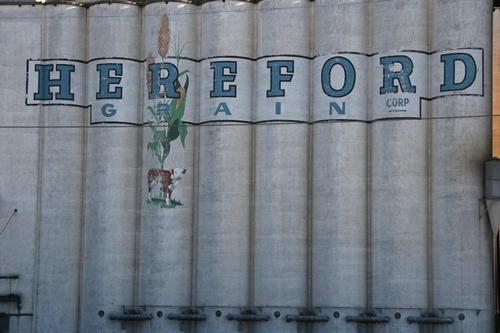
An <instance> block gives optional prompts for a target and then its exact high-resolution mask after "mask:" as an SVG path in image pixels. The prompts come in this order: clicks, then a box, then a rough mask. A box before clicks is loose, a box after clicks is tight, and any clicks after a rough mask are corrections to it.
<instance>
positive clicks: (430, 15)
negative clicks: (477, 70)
mask: <svg viewBox="0 0 500 333" xmlns="http://www.w3.org/2000/svg"><path fill="white" fill-rule="evenodd" d="M432 5H433V0H428V1H427V51H432V49H433V44H434V35H433V31H434V11H433V6H432ZM431 73H432V69H431V61H430V59H429V58H428V59H427V92H428V93H427V95H428V96H431V83H430V81H431V80H432V74H431ZM427 118H432V101H429V102H428V103H427ZM426 134H427V135H426V145H427V159H426V163H427V177H426V179H427V184H426V185H427V189H426V190H427V196H426V197H427V198H426V200H427V207H426V214H427V226H426V227H427V235H426V242H427V305H428V308H429V309H432V308H433V307H434V286H433V285H434V282H433V281H434V276H433V273H434V271H433V265H434V264H433V263H434V261H433V257H434V255H433V246H432V245H433V243H432V238H433V237H432V235H433V216H432V189H433V186H432V180H433V178H432V165H433V163H432V162H433V156H432V155H433V151H432V141H433V136H432V120H427V121H426Z"/></svg>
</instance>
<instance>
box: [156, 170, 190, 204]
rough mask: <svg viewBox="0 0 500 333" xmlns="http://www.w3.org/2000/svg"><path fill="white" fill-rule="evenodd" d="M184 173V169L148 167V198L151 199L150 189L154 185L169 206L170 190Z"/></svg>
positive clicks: (171, 190) (172, 189)
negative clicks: (158, 188) (157, 187)
mask: <svg viewBox="0 0 500 333" xmlns="http://www.w3.org/2000/svg"><path fill="white" fill-rule="evenodd" d="M185 173H186V169H181V168H174V169H164V170H163V169H150V170H149V171H148V191H149V199H150V200H151V190H152V189H153V188H154V187H155V186H159V187H160V192H161V193H163V196H164V197H165V204H166V205H167V206H170V204H171V200H172V192H173V191H174V189H175V187H176V186H177V184H178V183H179V181H180V180H181V178H182V175H184V174H185Z"/></svg>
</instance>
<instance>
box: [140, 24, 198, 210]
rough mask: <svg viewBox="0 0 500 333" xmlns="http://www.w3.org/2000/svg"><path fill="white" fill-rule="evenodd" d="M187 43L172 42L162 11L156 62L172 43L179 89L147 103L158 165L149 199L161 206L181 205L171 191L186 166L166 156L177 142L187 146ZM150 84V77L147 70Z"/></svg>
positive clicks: (151, 144)
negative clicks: (183, 60) (184, 54)
mask: <svg viewBox="0 0 500 333" xmlns="http://www.w3.org/2000/svg"><path fill="white" fill-rule="evenodd" d="M184 46H185V44H184V45H182V46H181V43H180V40H179V39H177V41H176V42H174V43H173V45H171V33H170V27H169V20H168V16H167V15H162V17H161V23H160V29H159V32H158V57H157V58H156V62H161V63H165V62H166V61H167V59H168V57H167V54H168V52H169V50H170V48H171V47H172V50H173V53H174V55H175V57H174V58H175V61H176V66H177V68H179V72H180V73H179V76H178V80H177V81H176V82H175V88H176V90H177V91H178V92H179V95H180V97H179V98H172V99H168V98H167V97H166V95H165V94H163V95H161V96H160V97H159V98H158V99H157V100H155V102H154V105H150V106H148V107H147V109H146V111H147V114H148V125H149V128H150V129H151V131H152V137H151V141H150V142H149V143H148V145H147V150H148V151H150V152H151V154H152V155H153V157H154V158H155V160H156V161H157V162H158V168H153V169H149V171H148V175H147V178H148V192H149V198H148V203H150V204H152V205H157V206H159V207H162V208H175V207H177V206H179V205H182V203H181V201H180V200H177V199H174V198H173V196H172V194H173V191H174V189H175V188H176V186H177V185H178V183H179V181H180V180H181V178H182V176H183V175H184V174H185V173H186V169H184V168H181V167H174V166H170V167H167V163H166V161H167V158H168V156H169V154H170V151H171V148H172V146H173V145H174V144H181V145H182V147H183V148H184V147H185V143H186V137H187V134H188V130H187V126H186V123H184V121H183V120H182V119H183V117H184V112H185V107H186V95H187V89H188V87H189V71H188V70H181V68H180V62H181V56H182V51H183V48H184ZM154 62H155V60H154V58H153V56H152V55H150V57H148V61H147V64H151V63H154ZM147 80H148V86H149V83H150V80H151V77H150V73H149V71H148V76H147Z"/></svg>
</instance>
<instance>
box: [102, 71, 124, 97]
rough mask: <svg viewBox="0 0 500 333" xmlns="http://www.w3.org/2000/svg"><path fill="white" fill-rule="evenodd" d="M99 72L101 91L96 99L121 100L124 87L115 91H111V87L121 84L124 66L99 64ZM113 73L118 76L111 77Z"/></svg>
mask: <svg viewBox="0 0 500 333" xmlns="http://www.w3.org/2000/svg"><path fill="white" fill-rule="evenodd" d="M97 71H98V72H99V91H98V92H97V94H96V99H121V98H122V90H123V89H122V87H116V88H115V90H114V91H110V90H109V86H110V85H112V84H120V81H121V80H122V78H121V76H122V73H123V64H98V65H97ZM111 71H113V72H114V73H115V75H116V76H110V74H111Z"/></svg>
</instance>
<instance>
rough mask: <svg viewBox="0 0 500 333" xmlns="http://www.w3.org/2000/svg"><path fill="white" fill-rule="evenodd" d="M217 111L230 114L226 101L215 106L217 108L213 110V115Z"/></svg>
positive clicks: (217, 112)
mask: <svg viewBox="0 0 500 333" xmlns="http://www.w3.org/2000/svg"><path fill="white" fill-rule="evenodd" d="M219 113H224V114H225V115H226V116H230V115H231V111H229V107H228V106H227V104H226V103H224V102H222V103H220V104H219V106H217V110H215V113H214V115H215V116H216V115H217V114H219Z"/></svg>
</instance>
